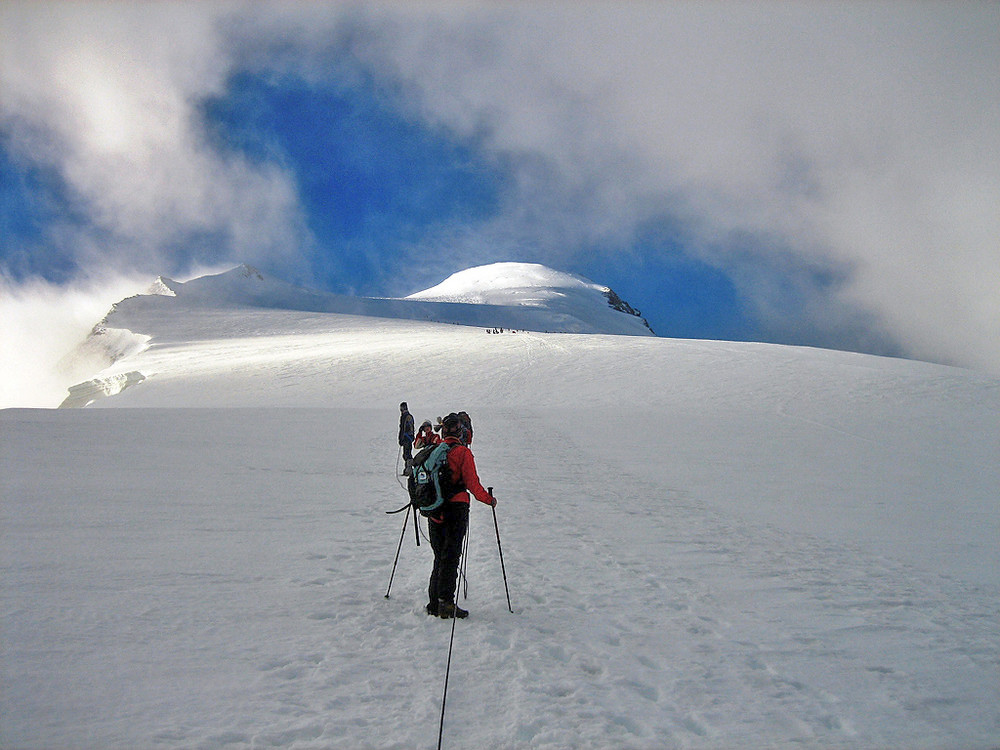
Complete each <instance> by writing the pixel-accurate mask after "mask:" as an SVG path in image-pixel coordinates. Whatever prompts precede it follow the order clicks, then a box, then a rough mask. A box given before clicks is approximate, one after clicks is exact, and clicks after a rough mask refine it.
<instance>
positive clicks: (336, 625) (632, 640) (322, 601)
mask: <svg viewBox="0 0 1000 750" xmlns="http://www.w3.org/2000/svg"><path fill="white" fill-rule="evenodd" d="M2 417H3V420H4V422H5V432H6V433H7V434H14V435H16V437H17V438H18V440H17V441H16V444H17V446H19V447H18V448H17V449H16V453H15V454H11V453H7V454H5V455H4V459H5V464H4V470H5V473H6V472H8V471H9V469H10V467H11V466H13V465H14V464H13V463H8V462H13V461H17V460H19V459H27V457H28V456H29V455H31V453H32V448H33V447H37V446H33V441H37V442H38V444H39V445H44V441H45V431H44V429H41V428H44V427H45V426H46V425H48V424H51V422H52V420H53V419H54V420H56V422H57V424H58V425H59V429H60V434H62V436H63V438H62V439H63V440H64V441H65V442H64V443H63V444H64V446H65V447H66V449H67V450H65V451H64V452H63V453H62V454H61V455H54V456H52V457H51V460H50V461H49V470H50V472H51V474H49V475H47V476H48V477H49V478H48V479H45V480H43V481H40V482H36V483H33V484H32V485H31V486H32V488H33V489H32V490H31V492H30V493H27V490H25V488H19V487H14V488H13V489H14V490H18V489H22V490H24V491H25V493H27V494H29V495H30V501H31V502H32V504H33V506H32V510H31V512H29V513H22V514H21V515H19V516H17V517H15V516H13V515H12V512H11V511H12V509H10V508H9V507H8V508H5V514H4V516H5V527H6V529H7V531H6V532H5V536H7V538H8V539H9V540H14V541H16V542H17V544H16V545H11V544H5V545H4V547H5V552H4V579H5V581H6V583H5V587H4V590H3V604H4V608H3V612H4V623H3V625H4V633H5V634H6V637H5V647H4V659H3V664H4V675H3V677H4V679H3V682H4V685H5V693H4V699H3V701H4V705H3V709H4V710H3V716H4V717H5V718H4V719H3V724H2V729H3V734H2V740H3V745H4V746H10V747H24V746H28V747H31V746H34V747H42V746H46V747H69V746H74V747H76V746H83V747H171V748H175V747H177V748H180V747H191V748H228V747H254V748H256V747H294V748H327V747H361V748H365V747H367V748H404V747H433V746H434V744H435V741H436V731H437V722H438V716H439V713H438V712H439V709H440V697H441V689H442V686H443V679H444V666H445V658H446V654H447V647H448V637H449V634H450V624H449V623H447V622H444V621H441V620H437V619H432V618H428V617H427V616H426V615H424V614H423V612H422V607H423V604H424V602H425V593H424V592H425V589H426V577H427V573H428V571H429V560H430V558H429V546H428V544H427V543H426V541H424V542H423V544H422V546H421V547H420V548H419V550H418V549H417V548H415V546H414V542H413V534H412V526H410V527H408V528H407V533H406V535H405V537H404V542H403V548H402V551H401V555H400V561H399V566H398V568H397V571H396V575H395V580H394V581H393V587H392V592H391V598H390V599H388V600H387V599H385V598H384V596H383V594H384V592H385V587H386V585H387V582H388V577H389V573H390V570H391V564H392V558H393V554H394V552H395V549H396V544H397V543H398V539H399V533H400V527H401V523H402V518H401V516H399V515H395V516H386V515H384V514H382V513H381V511H382V510H385V509H392V508H395V507H398V506H399V505H400V504H401V502H402V501H404V500H405V496H404V494H403V491H402V490H401V488H400V486H399V484H398V482H397V481H396V480H395V479H394V478H393V474H394V473H395V470H396V468H395V465H394V464H393V459H394V458H395V457H394V456H392V455H391V454H389V453H388V451H386V424H385V422H388V420H386V419H385V415H384V414H378V413H371V412H351V411H343V410H334V411H329V412H327V411H323V410H295V409H291V410H270V411H267V410H265V411H258V410H250V411H246V410H240V409H237V410H230V411H221V412H220V411H211V410H196V411H185V410H179V411H178V410H166V411H161V410H156V409H153V410H127V411H121V410H110V411H109V410H98V411H88V412H74V413H65V412H61V413H52V412H49V413H45V412H16V411H15V412H10V411H8V412H3V413H2ZM515 419H518V420H520V421H519V422H518V424H519V426H520V431H519V432H514V431H504V430H500V429H497V426H498V425H503V424H511V423H512V422H513V421H514V420H515ZM565 424H566V420H565V417H564V415H563V414H562V413H553V414H546V413H544V412H542V413H535V414H533V415H530V416H526V415H524V414H520V415H519V414H516V413H514V412H512V411H509V410H500V411H497V412H496V413H490V412H489V411H485V410H479V412H478V416H477V422H476V427H477V433H476V434H477V440H476V445H474V446H473V447H474V448H475V449H476V451H477V453H479V455H480V456H481V457H480V461H479V463H480V473H481V475H482V478H483V480H484V481H485V482H486V483H488V484H493V485H495V486H496V487H497V490H496V491H497V494H498V497H499V498H500V505H499V506H498V519H499V526H500V532H501V538H502V541H503V544H504V555H505V562H506V567H507V572H508V579H509V583H510V590H511V598H512V602H513V605H514V609H515V613H514V614H510V613H509V612H508V611H507V606H506V598H505V596H504V592H503V581H502V578H501V576H500V570H499V562H498V557H497V551H496V537H495V532H494V529H493V524H492V514H491V512H490V510H489V509H488V508H486V507H485V506H482V505H481V504H478V503H476V504H474V508H473V513H472V524H471V532H470V533H471V537H470V552H469V562H468V574H469V581H470V583H469V588H470V594H469V599H468V607H469V609H470V610H471V611H472V616H471V617H470V618H469V619H468V620H466V621H462V622H460V623H458V624H457V629H456V636H455V652H454V661H453V665H452V673H451V677H450V688H449V695H448V702H447V716H446V723H445V738H446V742H445V746H446V747H470V746H482V747H504V748H506V747H511V748H566V747H592V748H599V747H628V748H664V747H665V748H669V747H679V748H716V747H747V746H758V747H759V746H766V747H793V746H794V747H802V746H804V747H816V748H828V747H861V746H863V747H904V746H905V747H915V748H921V747H923V748H938V747H955V746H964V747H987V746H989V744H990V743H991V741H992V739H993V738H995V737H996V736H997V729H998V712H997V708H996V707H997V705H1000V693H998V684H1000V683H998V681H997V680H996V677H997V673H998V669H997V666H998V656H1000V651H998V637H997V630H998V626H997V618H996V613H997V602H998V598H997V596H996V592H995V591H992V590H989V589H983V590H978V589H974V588H970V587H968V586H966V585H965V584H962V583H960V582H958V581H955V580H951V579H947V578H943V577H941V576H938V575H933V574H930V573H928V572H926V571H921V570H919V569H914V568H913V567H912V566H911V565H908V564H904V563H901V562H899V561H897V560H893V559H889V558H882V557H879V556H873V555H871V554H870V553H867V552H865V551H863V550H861V549H858V548H854V547H852V546H850V545H844V544H840V543H831V542H830V541H824V540H822V539H819V538H814V537H811V536H808V535H802V534H793V533H789V532H787V531H784V530H781V529H778V528H773V527H769V526H767V525H758V524H748V523H746V522H745V521H743V520H740V519H738V518H736V517H734V516H731V515H728V514H726V513H723V512H719V511H718V510H715V509H712V508H710V507H708V506H706V505H705V504H704V503H703V502H702V501H701V500H700V499H699V498H698V497H696V496H695V495H694V494H692V493H691V492H690V491H689V490H687V489H686V488H684V487H678V486H673V484H672V483H671V481H670V474H671V472H670V471H664V472H653V471H649V472H639V473H635V472H630V471H629V469H628V468H626V467H624V466H623V465H621V464H618V463H617V462H615V461H611V462H610V463H609V465H608V470H606V471H605V472H603V473H601V474H598V475H596V476H595V475H594V474H593V464H594V461H596V460H598V459H599V458H600V451H599V450H598V449H599V446H595V445H594V444H592V443H580V442H578V441H576V440H574V439H573V436H572V434H570V432H568V431H566V430H565V429H564V425H565ZM389 427H390V430H391V424H390V425H389ZM278 428H281V431H280V433H276V432H275V430H276V429H278ZM95 433H99V434H103V435H104V436H105V439H104V441H103V442H102V443H97V442H95V441H91V440H89V436H90V435H92V434H95ZM274 434H281V435H282V440H281V441H274V440H273V437H272V436H273V435H274ZM344 434H349V435H352V436H354V437H353V439H352V440H346V441H345V440H342V439H341V440H338V439H337V438H338V437H342V436H343V435H344ZM523 435H535V436H537V435H544V436H545V438H544V440H536V441H533V442H532V450H529V451H526V450H525V443H524V441H523V439H522V436H523ZM334 445H335V446H336V447H335V448H331V446H334ZM109 448H112V449H110V450H109ZM209 449H210V450H209ZM21 451H23V454H21ZM165 454H169V455H172V457H173V458H172V461H171V462H170V464H169V465H164V464H162V462H161V458H162V456H163V455H165ZM378 456H381V457H382V458H373V457H378ZM81 467H90V468H89V469H87V470H81ZM11 475H12V476H13V477H14V479H15V480H18V479H19V477H20V476H21V475H20V474H18V473H14V472H12V473H11ZM127 476H134V477H142V481H141V482H139V483H135V482H128V481H126V477H127ZM582 477H587V479H586V481H582V479H581V478H582ZM109 478H111V479H110V480H109ZM20 481H27V480H24V479H23V478H21V480H20ZM90 493H93V496H95V497H101V498H103V500H102V502H100V503H94V504H90V505H83V506H81V505H78V504H77V498H79V497H87V496H88V494H90ZM19 494H21V496H22V497H24V493H19ZM944 676H947V679H946V680H943V679H942V678H943V677H944ZM956 739H958V742H957V743H956Z"/></svg>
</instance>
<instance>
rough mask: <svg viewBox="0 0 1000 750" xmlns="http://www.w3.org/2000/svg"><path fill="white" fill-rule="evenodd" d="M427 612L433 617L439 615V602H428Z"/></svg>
mask: <svg viewBox="0 0 1000 750" xmlns="http://www.w3.org/2000/svg"><path fill="white" fill-rule="evenodd" d="M427 614H429V615H431V616H432V617H437V616H438V605H437V602H427Z"/></svg>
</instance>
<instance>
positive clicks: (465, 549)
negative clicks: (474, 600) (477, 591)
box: [455, 524, 472, 602]
mask: <svg viewBox="0 0 1000 750" xmlns="http://www.w3.org/2000/svg"><path fill="white" fill-rule="evenodd" d="M471 530H472V524H467V525H466V527H465V542H464V544H463V545H462V568H461V570H460V571H459V572H460V573H461V577H460V578H459V586H460V588H462V590H463V594H462V596H463V597H464V598H465V599H468V598H469V577H468V576H467V575H465V561H466V560H468V559H469V537H470V536H472V534H471V533H470V532H471ZM455 601H456V602H458V592H457V591H456V592H455Z"/></svg>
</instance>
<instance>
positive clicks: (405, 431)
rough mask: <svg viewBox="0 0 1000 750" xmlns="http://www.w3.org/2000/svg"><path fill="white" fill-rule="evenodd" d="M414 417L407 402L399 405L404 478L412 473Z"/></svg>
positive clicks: (400, 443)
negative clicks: (404, 464)
mask: <svg viewBox="0 0 1000 750" xmlns="http://www.w3.org/2000/svg"><path fill="white" fill-rule="evenodd" d="M413 437H414V436H413V415H412V414H410V411H409V409H408V408H407V406H406V402H405V401H404V402H402V403H401V404H400V405H399V445H400V446H401V447H402V449H403V460H404V461H405V462H406V466H405V467H404V469H403V476H408V475H409V473H410V463H411V462H412V461H413Z"/></svg>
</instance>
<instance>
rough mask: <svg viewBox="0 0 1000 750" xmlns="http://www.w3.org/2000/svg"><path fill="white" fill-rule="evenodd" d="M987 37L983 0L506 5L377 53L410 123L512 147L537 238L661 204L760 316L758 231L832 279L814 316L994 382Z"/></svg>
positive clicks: (995, 15)
mask: <svg viewBox="0 0 1000 750" xmlns="http://www.w3.org/2000/svg"><path fill="white" fill-rule="evenodd" d="M416 29H419V30H420V32H422V33H419V32H418V31H416ZM998 33H1000V6H997V5H996V4H966V5H961V6H955V5H954V4H950V3H941V4H935V3H921V4H907V3H883V4H875V3H873V4H864V3H844V4H839V3H832V4H830V3H796V4H788V3H776V4H774V5H769V6H766V7H764V8H762V7H760V6H759V5H754V6H750V5H747V4H740V3H734V4H718V3H712V4H687V3H662V4H628V5H626V6H621V5H610V4H609V5H604V4H584V5H582V6H581V7H580V8H574V9H569V8H567V7H564V6H559V7H556V8H553V7H551V6H542V7H541V9H537V10H536V9H529V8H527V7H524V6H513V7H508V8H503V9H501V10H499V11H494V12H492V13H482V14H475V16H474V18H473V19H472V20H471V21H470V20H469V19H468V18H466V19H459V20H453V19H452V18H451V17H450V16H449V17H441V18H438V19H437V20H432V21H430V22H425V23H424V24H423V25H419V24H413V23H411V22H407V23H405V24H400V25H399V26H398V27H396V28H395V29H394V30H393V31H392V32H391V33H390V34H388V35H387V41H386V42H385V44H384V45H383V47H382V48H381V49H380V50H379V54H380V55H382V56H383V57H384V58H385V59H389V60H393V61H394V63H395V73H396V74H397V75H399V76H401V77H402V78H403V79H404V80H406V81H407V82H408V83H409V85H410V86H411V91H412V94H413V97H414V100H415V105H414V106H415V107H417V108H419V111H420V112H421V113H422V115H423V116H424V117H425V118H427V119H428V120H431V121H434V122H437V123H440V124H442V125H445V126H447V127H449V128H452V129H454V130H456V131H457V132H460V133H464V134H465V135H467V136H469V137H478V138H481V139H483V141H484V142H486V143H487V144H488V145H489V146H490V147H491V148H493V149H495V150H496V151H497V152H498V153H502V154H508V155H515V156H517V155H520V156H521V160H520V162H518V161H517V160H515V163H516V164H519V169H518V171H516V174H517V176H518V191H519V192H518V195H517V196H516V198H515V199H514V201H513V203H515V204H516V205H517V207H518V208H519V210H520V214H518V213H517V212H515V211H510V212H508V213H507V214H506V215H505V216H504V217H502V218H501V221H505V222H511V221H512V220H513V221H514V222H518V221H519V222H520V224H519V225H518V226H519V229H521V230H522V231H524V230H525V229H526V228H529V227H530V226H531V225H532V224H544V225H545V226H546V227H547V228H548V230H549V236H548V237H547V238H546V235H544V234H537V235H535V236H536V238H538V240H539V243H540V244H541V245H542V249H543V250H549V251H550V252H552V251H555V249H556V248H558V246H559V241H560V238H561V239H563V240H564V244H563V247H567V246H568V247H574V246H575V247H580V248H585V249H586V248H590V247H593V246H594V245H595V244H598V243H601V242H606V243H609V244H612V245H613V244H614V243H616V242H620V241H621V239H622V238H623V237H627V235H628V233H629V232H630V231H634V230H635V228H636V227H637V226H640V225H641V224H642V223H643V222H644V221H647V220H649V218H650V216H651V215H653V216H655V215H656V214H657V213H661V214H666V215H669V216H672V217H674V219H675V220H677V221H678V223H679V224H680V226H682V227H683V230H682V234H683V236H684V240H685V246H686V248H687V249H688V251H689V252H692V253H694V254H696V255H697V256H699V257H700V258H702V259H703V260H707V261H708V262H710V263H712V264H713V265H716V266H717V267H720V268H723V269H728V270H729V271H730V272H731V273H732V274H733V277H734V280H735V281H736V282H737V283H740V282H741V280H742V281H744V282H750V283H745V284H744V286H743V287H742V288H741V290H740V291H741V292H742V294H743V295H744V296H745V297H746V299H747V300H748V301H749V303H750V304H752V305H756V307H757V308H758V309H759V310H761V311H764V310H766V309H767V308H769V307H770V306H771V304H770V303H771V301H772V300H771V299H770V297H769V294H770V293H769V290H768V286H767V285H766V284H760V283H759V281H760V276H759V275H758V274H750V275H747V274H741V273H740V272H739V270H740V269H741V268H745V267H746V265H747V244H746V242H744V241H742V239H741V238H745V237H747V236H751V237H754V238H756V239H755V242H754V244H755V245H756V247H757V248H758V249H757V251H756V253H757V258H756V260H757V261H759V263H760V264H761V265H764V266H768V265H771V266H773V265H774V263H775V259H776V258H778V257H781V258H783V259H784V260H783V262H785V263H786V264H788V266H789V268H790V269H792V267H793V266H795V267H797V268H798V269H802V268H805V269H809V268H814V267H818V268H826V269H828V272H829V273H831V274H837V275H842V279H841V280H840V281H839V282H838V283H837V284H832V285H826V286H825V287H817V288H816V289H814V290H813V292H814V296H815V298H814V299H813V300H812V301H811V308H812V310H811V313H809V311H808V310H805V311H806V312H807V314H811V315H812V321H811V323H812V324H813V326H814V327H822V325H823V321H824V320H826V321H827V325H828V326H831V324H832V326H839V325H841V324H842V323H843V322H844V321H846V320H847V319H848V318H854V319H857V318H859V317H863V318H865V319H866V320H867V322H868V325H871V326H878V325H880V324H881V325H883V326H884V327H885V329H886V330H887V331H888V334H889V335H891V336H892V337H894V338H896V339H897V340H898V341H899V342H900V344H901V346H902V347H903V349H904V350H905V351H906V352H908V353H910V354H911V355H914V356H920V357H927V358H931V359H937V360H944V361H953V362H957V363H962V364H967V365H972V366H979V367H985V368H989V369H992V370H994V371H1000V310H998V305H1000V283H998V282H1000V94H998V90H997V88H996V86H995V83H996V72H997V70H1000V47H998V46H997V45H996V38H997V34H998ZM531 157H534V159H532V158H531ZM539 160H542V161H543V163H544V165H545V166H546V168H548V169H551V170H553V171H554V172H555V173H557V174H558V176H559V181H555V180H543V181H538V180H535V179H533V177H534V176H535V173H534V172H533V171H532V166H533V165H535V164H537V163H538V161H539ZM554 185H555V186H556V189H561V190H562V191H563V194H562V195H555V196H553V195H552V193H551V192H550V191H552V190H553V186H554ZM569 198H576V199H577V200H575V201H572V200H568V199H569ZM532 206H535V207H539V206H540V207H542V208H541V210H540V211H535V212H533V211H532V210H531V208H530V207H532ZM560 208H561V209H562V210H561V211H560ZM574 208H575V209H576V210H573V209H574ZM560 216H562V220H560ZM529 232H530V229H529ZM821 295H825V298H824V297H823V296H821ZM852 310H853V312H851V311H852ZM832 326H831V327H832Z"/></svg>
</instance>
